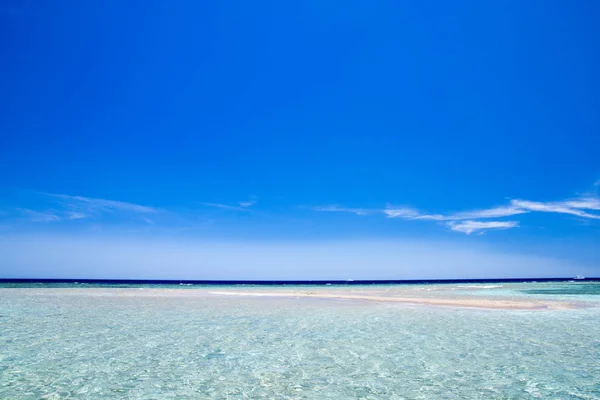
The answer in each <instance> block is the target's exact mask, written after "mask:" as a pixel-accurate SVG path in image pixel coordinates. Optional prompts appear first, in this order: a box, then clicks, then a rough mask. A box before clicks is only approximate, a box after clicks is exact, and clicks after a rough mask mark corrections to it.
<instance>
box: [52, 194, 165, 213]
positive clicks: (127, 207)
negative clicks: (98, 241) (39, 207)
mask: <svg viewBox="0 0 600 400" xmlns="http://www.w3.org/2000/svg"><path fill="white" fill-rule="evenodd" d="M42 194H43V195H46V196H49V197H52V198H55V199H58V200H60V201H61V202H62V203H63V204H64V205H66V206H68V207H70V208H72V209H75V210H77V211H76V212H79V213H83V214H86V211H87V212H88V213H92V214H93V213H98V212H101V213H106V212H108V213H112V212H118V211H124V212H133V213H141V214H155V213H157V212H159V210H158V209H156V208H154V207H148V206H142V205H139V204H133V203H126V202H124V201H116V200H106V199H97V198H92V197H84V196H69V195H66V194H54V193H42Z"/></svg>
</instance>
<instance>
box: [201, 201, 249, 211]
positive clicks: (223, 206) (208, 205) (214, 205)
mask: <svg viewBox="0 0 600 400" xmlns="http://www.w3.org/2000/svg"><path fill="white" fill-rule="evenodd" d="M199 204H200V205H203V206H207V207H215V208H221V209H223V210H232V211H245V212H247V211H250V210H249V209H248V208H247V207H243V206H242V207H239V206H231V205H229V204H220V203H199Z"/></svg>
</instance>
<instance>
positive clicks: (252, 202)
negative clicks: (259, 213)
mask: <svg viewBox="0 0 600 400" xmlns="http://www.w3.org/2000/svg"><path fill="white" fill-rule="evenodd" d="M256 203H258V198H257V197H255V196H252V197H251V198H250V200H247V201H240V202H239V203H238V204H239V205H240V207H251V206H253V205H255V204H256Z"/></svg>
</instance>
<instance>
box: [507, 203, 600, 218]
mask: <svg viewBox="0 0 600 400" xmlns="http://www.w3.org/2000/svg"><path fill="white" fill-rule="evenodd" d="M511 204H512V205H513V206H515V207H518V208H521V209H523V210H527V211H537V212H550V213H558V214H571V215H576V216H578V217H582V218H591V219H600V215H598V214H590V213H588V212H585V211H582V210H598V209H600V208H598V204H599V201H598V199H575V200H567V201H560V202H552V203H542V202H537V201H528V200H512V201H511Z"/></svg>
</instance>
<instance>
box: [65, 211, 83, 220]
mask: <svg viewBox="0 0 600 400" xmlns="http://www.w3.org/2000/svg"><path fill="white" fill-rule="evenodd" d="M65 216H66V217H67V219H84V218H87V217H89V215H87V214H84V213H82V212H78V211H69V212H67V213H65Z"/></svg>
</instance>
